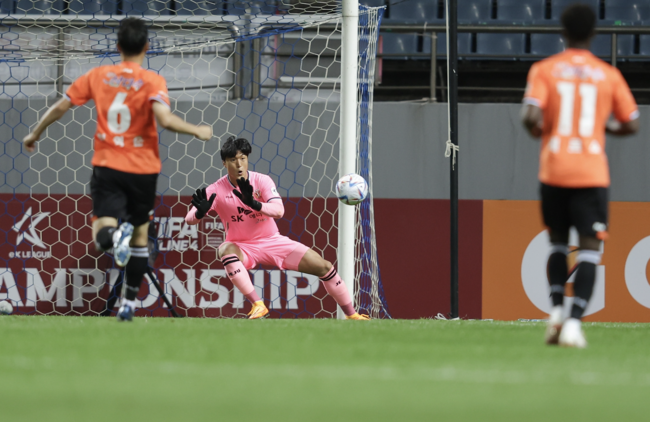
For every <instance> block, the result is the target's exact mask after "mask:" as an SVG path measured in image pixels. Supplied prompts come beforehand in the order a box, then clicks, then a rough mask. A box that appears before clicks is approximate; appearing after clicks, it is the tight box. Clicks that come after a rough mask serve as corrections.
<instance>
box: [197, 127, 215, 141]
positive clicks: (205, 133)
mask: <svg viewBox="0 0 650 422" xmlns="http://www.w3.org/2000/svg"><path fill="white" fill-rule="evenodd" d="M196 137H197V138H199V139H200V140H202V141H209V140H210V139H212V126H208V125H201V126H198V127H197V129H196Z"/></svg>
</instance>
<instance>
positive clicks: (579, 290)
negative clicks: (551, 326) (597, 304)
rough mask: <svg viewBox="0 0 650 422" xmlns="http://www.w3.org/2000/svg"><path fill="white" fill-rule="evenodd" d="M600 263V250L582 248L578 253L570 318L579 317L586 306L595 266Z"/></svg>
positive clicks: (591, 287) (593, 278) (594, 278)
mask: <svg viewBox="0 0 650 422" xmlns="http://www.w3.org/2000/svg"><path fill="white" fill-rule="evenodd" d="M599 263H600V252H598V251H591V250H582V251H580V252H579V253H578V271H577V274H576V278H575V281H574V282H573V296H574V298H573V307H572V308H571V318H575V319H581V318H582V314H583V313H584V312H585V309H586V308H587V304H588V303H589V299H591V294H592V293H593V291H594V284H595V283H596V267H597V266H598V264H599Z"/></svg>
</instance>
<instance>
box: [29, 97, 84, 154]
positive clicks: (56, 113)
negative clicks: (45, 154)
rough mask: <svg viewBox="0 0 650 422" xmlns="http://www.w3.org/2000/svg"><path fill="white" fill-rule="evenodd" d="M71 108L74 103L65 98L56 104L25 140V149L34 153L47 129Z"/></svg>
mask: <svg viewBox="0 0 650 422" xmlns="http://www.w3.org/2000/svg"><path fill="white" fill-rule="evenodd" d="M70 107H72V103H71V102H70V100H68V99H67V98H65V97H64V98H61V99H60V100H59V101H57V102H56V103H54V105H53V106H52V107H50V108H49V109H48V110H47V111H46V112H45V114H44V115H43V117H41V120H39V121H38V124H37V125H36V127H35V128H34V129H33V130H32V131H31V132H30V133H29V135H27V136H25V137H24V138H23V145H24V146H25V149H26V150H27V151H29V152H34V150H35V149H36V147H35V146H34V144H36V141H38V140H39V138H40V137H41V135H42V134H43V132H44V131H45V129H47V127H48V126H49V125H51V124H52V123H54V122H56V121H57V120H59V119H60V118H61V117H63V115H64V114H65V113H66V112H67V111H68V110H70Z"/></svg>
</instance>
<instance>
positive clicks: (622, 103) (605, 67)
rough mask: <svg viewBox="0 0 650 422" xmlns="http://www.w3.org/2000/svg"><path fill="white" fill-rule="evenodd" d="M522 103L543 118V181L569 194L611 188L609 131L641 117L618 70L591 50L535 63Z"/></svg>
mask: <svg viewBox="0 0 650 422" xmlns="http://www.w3.org/2000/svg"><path fill="white" fill-rule="evenodd" d="M524 103H526V104H532V105H535V106H537V107H540V108H541V109H542V111H543V114H544V124H543V126H542V150H541V155H540V169H539V179H540V181H541V182H542V183H545V184H547V185H551V186H559V187H568V188H585V187H608V186H609V184H610V179H609V166H608V164H607V156H606V155H605V125H606V123H607V120H608V119H609V117H610V115H611V114H612V113H613V114H614V117H615V118H616V119H617V120H618V121H620V122H623V123H626V122H629V121H631V120H634V119H636V118H637V117H638V115H639V112H638V109H637V105H636V102H635V101H634V97H633V96H632V93H631V92H630V88H629V87H628V85H627V82H626V81H625V79H624V78H623V75H621V72H619V70H618V69H616V68H615V67H613V66H611V65H609V64H608V63H605V62H604V61H602V60H600V59H598V58H597V57H596V56H594V55H593V54H591V53H590V52H589V51H587V50H581V49H568V50H566V51H565V52H563V53H560V54H556V55H555V56H551V57H549V58H548V59H545V60H542V61H540V62H538V63H535V64H534V65H533V67H532V68H531V69H530V73H529V74H528V87H527V88H526V94H525V97H524Z"/></svg>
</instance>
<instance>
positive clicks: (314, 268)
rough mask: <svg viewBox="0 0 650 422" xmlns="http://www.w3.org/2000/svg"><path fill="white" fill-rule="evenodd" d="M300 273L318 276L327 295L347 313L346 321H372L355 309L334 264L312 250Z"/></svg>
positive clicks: (306, 255)
mask: <svg viewBox="0 0 650 422" xmlns="http://www.w3.org/2000/svg"><path fill="white" fill-rule="evenodd" d="M298 271H300V272H301V273H306V274H311V275H315V276H318V277H319V278H320V280H321V282H322V283H323V286H325V290H327V293H328V294H329V295H330V296H332V297H333V298H334V300H335V301H336V303H338V305H339V306H340V307H341V309H342V310H343V312H344V313H345V316H346V319H358V320H368V319H370V318H369V317H368V316H367V315H360V314H358V313H357V311H356V310H355V309H354V304H353V302H352V296H350V292H349V291H348V288H347V286H346V285H345V282H344V281H343V280H342V279H341V276H339V274H338V272H337V271H336V268H334V266H333V265H332V263H331V262H329V261H327V260H325V259H323V257H321V256H320V255H319V254H318V253H316V252H314V251H313V250H312V249H307V250H306V251H305V253H304V255H303V257H302V259H300V263H299V264H298Z"/></svg>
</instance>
